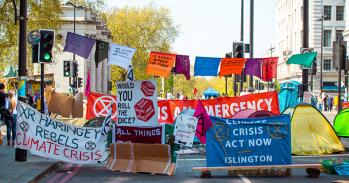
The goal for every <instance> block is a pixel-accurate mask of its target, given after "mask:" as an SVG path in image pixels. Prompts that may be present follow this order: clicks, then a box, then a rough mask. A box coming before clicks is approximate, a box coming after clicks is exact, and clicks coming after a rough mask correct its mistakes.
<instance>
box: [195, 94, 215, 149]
mask: <svg viewBox="0 0 349 183" xmlns="http://www.w3.org/2000/svg"><path fill="white" fill-rule="evenodd" d="M194 116H195V117H196V118H198V125H197V126H196V133H195V135H196V137H197V138H198V139H199V140H200V142H201V143H202V144H205V143H206V132H207V131H208V129H210V128H211V127H212V126H213V124H212V121H211V118H210V116H209V115H208V114H207V112H206V110H205V108H204V106H203V105H202V103H201V100H199V101H198V104H197V106H196V109H195V112H194Z"/></svg>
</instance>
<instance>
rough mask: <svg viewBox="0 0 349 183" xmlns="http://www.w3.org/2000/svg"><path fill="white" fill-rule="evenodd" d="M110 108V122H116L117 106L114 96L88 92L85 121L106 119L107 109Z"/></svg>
mask: <svg viewBox="0 0 349 183" xmlns="http://www.w3.org/2000/svg"><path fill="white" fill-rule="evenodd" d="M110 106H111V107H112V111H113V112H112V120H113V121H116V117H117V116H116V115H117V110H116V109H117V104H116V96H114V95H105V94H101V93H94V92H89V94H88V96H87V110H86V119H93V118H96V117H106V116H107V115H108V110H109V107H110Z"/></svg>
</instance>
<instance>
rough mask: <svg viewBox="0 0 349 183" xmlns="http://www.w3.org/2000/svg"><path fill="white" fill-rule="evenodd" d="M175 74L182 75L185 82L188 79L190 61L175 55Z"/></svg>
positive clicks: (185, 56) (186, 57) (187, 58)
mask: <svg viewBox="0 0 349 183" xmlns="http://www.w3.org/2000/svg"><path fill="white" fill-rule="evenodd" d="M175 73H177V74H184V75H185V77H186V78H187V80H189V79H190V60H189V56H187V55H176V67H175Z"/></svg>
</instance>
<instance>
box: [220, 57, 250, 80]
mask: <svg viewBox="0 0 349 183" xmlns="http://www.w3.org/2000/svg"><path fill="white" fill-rule="evenodd" d="M245 62H246V59H245V58H222V60H221V67H220V71H219V76H220V77H222V76H226V75H229V74H241V72H242V69H243V67H244V65H245Z"/></svg>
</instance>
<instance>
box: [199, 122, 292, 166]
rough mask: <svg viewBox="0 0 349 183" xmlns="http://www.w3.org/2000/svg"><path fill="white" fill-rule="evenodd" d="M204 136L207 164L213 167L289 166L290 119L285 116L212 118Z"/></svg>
mask: <svg viewBox="0 0 349 183" xmlns="http://www.w3.org/2000/svg"><path fill="white" fill-rule="evenodd" d="M211 120H212V121H213V127H212V128H211V129H210V130H209V131H208V132H207V133H206V137H207V141H206V163H207V166H209V167H216V166H254V165H285V164H291V133H290V118H289V116H287V115H281V116H274V117H266V118H251V119H226V118H217V117H211Z"/></svg>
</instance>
